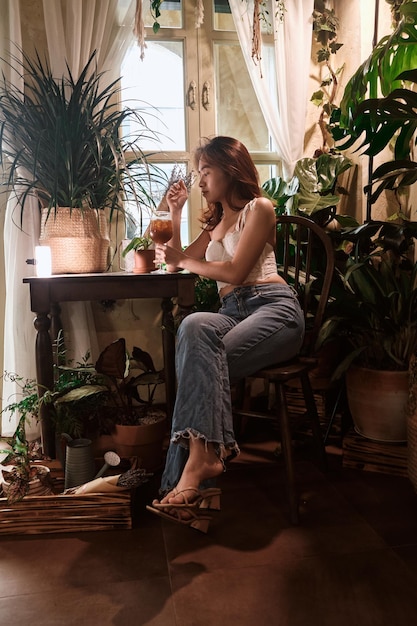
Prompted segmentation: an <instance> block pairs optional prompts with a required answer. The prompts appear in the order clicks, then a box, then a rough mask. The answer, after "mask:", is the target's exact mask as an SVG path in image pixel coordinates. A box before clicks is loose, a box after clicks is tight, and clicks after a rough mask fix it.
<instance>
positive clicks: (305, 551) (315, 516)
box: [0, 437, 417, 626]
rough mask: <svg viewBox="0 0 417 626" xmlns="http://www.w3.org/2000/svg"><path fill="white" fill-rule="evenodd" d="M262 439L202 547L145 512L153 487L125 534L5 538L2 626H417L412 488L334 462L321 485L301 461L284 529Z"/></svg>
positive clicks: (337, 457)
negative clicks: (296, 500)
mask: <svg viewBox="0 0 417 626" xmlns="http://www.w3.org/2000/svg"><path fill="white" fill-rule="evenodd" d="M260 439H262V437H260ZM269 439H270V438H269V437H265V441H261V442H259V443H257V444H253V445H249V444H246V445H244V446H243V453H242V455H241V457H239V459H237V460H235V461H234V462H233V463H232V464H231V467H230V469H229V471H228V472H227V473H226V474H224V476H223V477H222V479H221V485H220V486H221V487H222V489H223V496H222V511H221V512H219V513H216V514H215V519H214V521H213V523H212V526H211V527H210V530H209V533H208V535H202V534H200V533H198V532H196V531H193V530H190V529H187V528H184V527H181V526H178V525H175V524H172V523H169V522H162V521H160V520H159V519H158V518H156V517H154V516H152V515H151V514H149V513H147V512H146V510H145V509H144V504H145V503H146V502H147V501H149V500H150V499H152V497H153V495H154V492H155V489H156V487H157V480H158V477H155V479H154V480H152V482H150V483H148V484H147V485H145V486H143V487H142V488H141V489H140V490H138V492H137V496H136V501H135V512H136V523H135V526H136V527H135V528H134V530H131V531H129V530H127V531H117V532H116V531H115V532H113V531H107V532H94V533H93V532H92V533H83V534H80V533H78V534H66V535H43V536H27V537H7V538H5V537H3V538H1V539H0V624H2V625H3V624H4V625H5V626H6V625H7V626H27V625H28V624H32V625H33V626H61V625H62V626H69V625H74V626H75V625H77V626H96V625H97V626H107V625H116V626H142V625H147V626H218V625H219V624H235V625H236V626H348V625H349V626H352V625H353V626H411V625H412V624H415V623H417V591H416V590H417V495H416V494H415V493H414V491H413V488H412V486H411V484H410V483H409V482H408V480H407V479H406V478H398V477H393V476H388V475H383V474H375V473H369V472H361V471H356V470H347V469H343V468H342V457H341V454H340V450H339V449H337V448H330V449H329V458H330V469H329V471H328V472H327V473H326V475H324V474H323V473H322V472H321V471H319V470H318V469H317V468H316V466H315V465H314V464H313V463H312V462H310V461H308V460H305V458H304V457H305V454H304V452H306V451H304V450H302V451H300V453H299V454H298V457H299V460H298V462H297V477H298V481H299V486H300V492H301V502H302V505H301V524H300V525H299V526H298V527H293V526H291V525H290V524H289V522H288V519H287V517H286V502H285V497H284V489H283V482H282V471H279V468H280V462H279V461H278V462H277V460H276V459H275V460H274V459H273V457H272V455H271V452H272V451H273V450H274V446H275V444H274V443H273V442H271V441H270V440H269ZM301 452H302V454H301Z"/></svg>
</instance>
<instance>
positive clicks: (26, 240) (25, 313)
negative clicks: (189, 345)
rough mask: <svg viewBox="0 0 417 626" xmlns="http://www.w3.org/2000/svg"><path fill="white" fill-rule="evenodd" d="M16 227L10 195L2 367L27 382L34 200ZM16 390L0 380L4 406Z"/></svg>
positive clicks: (5, 46)
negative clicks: (27, 281) (28, 279)
mask: <svg viewBox="0 0 417 626" xmlns="http://www.w3.org/2000/svg"><path fill="white" fill-rule="evenodd" d="M1 12H2V20H1V29H2V33H1V34H2V37H1V41H2V51H1V56H2V58H3V59H5V60H6V61H7V59H8V58H9V55H10V54H12V55H14V56H19V48H21V45H22V35H21V26H20V11H19V2H15V0H2V3H1ZM2 71H4V73H5V76H6V77H7V79H8V80H10V81H11V82H12V83H13V84H15V85H16V86H18V87H19V88H21V87H22V86H23V85H22V78H21V76H20V75H19V74H18V73H17V72H13V71H12V70H11V68H10V66H9V65H8V64H7V62H6V63H2ZM16 224H20V217H19V206H18V203H17V200H16V197H15V196H14V194H11V195H10V197H9V199H8V201H7V205H6V212H5V218H4V230H3V239H4V265H5V276H4V279H5V291H6V301H5V321H4V357H3V367H4V370H5V371H6V372H9V373H12V374H13V373H17V374H19V375H20V376H22V378H23V379H27V378H34V376H35V353H34V348H35V328H34V326H33V317H34V316H33V313H31V311H30V300H29V290H28V287H27V285H23V283H22V280H23V278H24V277H25V276H28V275H30V273H31V271H32V270H31V267H32V268H33V266H30V265H27V264H26V259H27V258H33V257H34V247H35V245H36V244H37V243H38V237H39V211H38V208H37V203H36V202H35V201H32V200H29V201H28V204H27V206H26V208H25V213H24V219H23V225H22V230H21V229H20V228H18V226H17V225H16ZM18 391H19V388H18V386H17V385H16V383H14V382H12V381H11V380H8V379H7V377H6V379H5V380H4V381H3V394H2V401H3V407H4V406H7V404H9V403H10V402H11V401H13V400H14V399H16V393H17V392H18ZM15 425H16V424H15V420H11V417H10V415H8V414H7V413H4V414H2V434H3V435H10V434H12V433H13V432H14V430H15ZM36 432H37V427H36V424H34V425H33V426H32V427H30V426H28V428H27V434H28V436H31V435H33V434H35V433H36Z"/></svg>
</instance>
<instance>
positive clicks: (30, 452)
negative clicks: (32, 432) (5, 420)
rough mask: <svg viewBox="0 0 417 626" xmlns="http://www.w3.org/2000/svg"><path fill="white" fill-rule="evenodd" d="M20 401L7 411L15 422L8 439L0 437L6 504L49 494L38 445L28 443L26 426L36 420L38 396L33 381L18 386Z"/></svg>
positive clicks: (1, 473) (0, 470) (46, 472)
mask: <svg viewBox="0 0 417 626" xmlns="http://www.w3.org/2000/svg"><path fill="white" fill-rule="evenodd" d="M18 380H19V382H20V383H22V393H23V395H22V398H21V399H19V400H17V401H16V402H13V403H11V404H10V405H9V406H8V407H7V409H4V410H7V411H10V412H11V414H14V413H17V414H18V415H19V416H20V417H19V421H18V423H17V426H16V430H15V432H14V433H13V435H12V436H11V437H1V438H0V440H1V442H2V446H1V450H0V452H1V456H0V479H1V480H0V483H1V484H0V486H1V488H2V491H3V494H4V495H5V496H6V498H7V501H8V502H9V503H10V504H13V503H14V502H18V501H20V500H22V498H24V497H25V496H26V495H48V494H51V493H52V490H51V483H50V479H49V468H48V467H47V466H45V465H43V464H42V460H43V459H44V456H43V454H42V451H41V449H40V444H39V442H38V441H36V440H35V441H33V442H28V440H27V438H26V422H27V420H28V419H30V418H33V417H34V418H37V415H38V408H39V402H38V396H37V392H36V383H35V381H26V382H24V383H23V382H22V380H21V379H18Z"/></svg>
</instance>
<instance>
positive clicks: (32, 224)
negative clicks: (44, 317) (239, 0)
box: [1, 0, 135, 437]
mask: <svg viewBox="0 0 417 626" xmlns="http://www.w3.org/2000/svg"><path fill="white" fill-rule="evenodd" d="M1 6H2V9H3V8H4V11H3V10H2V25H3V26H2V28H3V31H5V32H4V35H5V36H4V37H3V38H2V40H3V41H4V42H5V46H6V49H5V55H7V52H8V50H9V48H10V49H11V51H12V53H13V54H14V55H16V54H17V48H16V44H18V45H19V46H21V43H22V38H21V26H20V15H19V2H16V0H1ZM43 10H44V20H45V29H46V34H47V43H48V53H49V59H50V63H51V67H52V70H53V73H54V74H55V75H56V76H57V77H60V76H62V75H63V74H64V73H65V72H66V66H65V61H66V60H67V61H68V65H69V67H70V70H71V72H72V74H73V76H74V78H77V77H78V75H79V72H80V70H81V69H82V67H83V66H84V65H85V63H86V62H87V60H88V58H89V56H90V54H91V52H92V51H93V50H97V51H98V54H97V61H98V69H99V71H106V75H105V77H104V79H103V80H105V79H107V80H108V81H109V82H110V81H112V80H114V79H115V78H117V76H118V74H119V68H120V64H121V59H122V58H123V56H124V54H125V51H126V49H127V46H128V45H130V43H131V42H132V40H133V33H132V27H133V21H134V14H135V0H43ZM6 24H7V26H6ZM5 55H3V54H1V56H5ZM11 78H12V79H13V80H14V79H15V78H16V80H17V79H18V77H11ZM18 209H19V207H18V206H17V201H16V198H15V197H12V196H11V197H10V198H9V200H8V203H7V208H6V215H5V226H4V246H5V282H6V305H5V332H4V337H5V339H4V369H5V370H6V371H8V372H15V373H18V374H19V375H20V376H23V378H35V375H36V369H35V358H34V346H35V329H34V326H33V317H34V316H33V314H32V313H31V311H30V303H29V290H28V287H27V285H24V284H23V283H22V279H23V278H24V277H25V276H28V275H29V274H30V272H31V270H30V266H28V265H27V264H26V259H27V258H33V257H34V246H35V245H37V243H38V237H39V212H38V210H37V206H36V203H34V205H33V207H30V208H29V206H26V207H25V216H24V223H23V230H20V229H19V228H18V227H17V226H16V225H15V224H14V222H13V215H15V218H14V219H15V221H16V220H18ZM62 318H63V323H64V327H65V330H66V333H67V336H69V342H68V343H69V346H68V347H69V348H70V350H71V351H70V354H71V356H73V358H75V359H77V360H79V359H81V358H82V357H83V356H84V355H85V353H86V351H87V350H91V351H92V355H93V358H95V357H96V356H97V352H98V347H97V337H96V332H95V326H94V320H93V317H92V314H91V307H90V306H89V305H88V304H84V303H74V304H71V305H66V306H63V312H62ZM18 391H19V390H18V388H17V386H16V384H14V383H12V382H10V381H9V382H8V381H5V382H4V384H3V407H4V406H6V405H7V404H8V403H9V402H10V401H11V399H13V398H15V397H16V393H17V392H18ZM14 429H15V420H14V421H13V420H11V419H10V416H9V415H7V414H6V413H4V414H3V416H2V434H3V435H9V434H11V433H13V432H14ZM37 432H38V429H37V427H36V425H35V424H34V425H33V426H32V428H28V429H27V434H28V436H29V437H30V436H32V435H33V436H35V435H36V434H37Z"/></svg>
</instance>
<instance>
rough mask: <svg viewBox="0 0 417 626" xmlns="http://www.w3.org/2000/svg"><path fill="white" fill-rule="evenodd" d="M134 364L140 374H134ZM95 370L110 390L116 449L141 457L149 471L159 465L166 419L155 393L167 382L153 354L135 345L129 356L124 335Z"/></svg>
mask: <svg viewBox="0 0 417 626" xmlns="http://www.w3.org/2000/svg"><path fill="white" fill-rule="evenodd" d="M134 367H136V368H138V369H140V370H141V373H140V374H138V375H131V370H132V369H133V368H134ZM95 369H96V372H97V373H98V374H99V375H101V376H102V384H103V386H104V387H105V388H106V389H107V394H106V398H107V403H106V406H105V407H104V408H105V414H106V416H107V418H108V424H109V429H110V432H111V434H112V437H113V441H114V443H115V448H116V452H117V453H118V454H119V456H121V457H131V456H136V457H138V458H139V459H140V461H141V467H143V468H145V469H147V470H154V469H156V468H158V467H159V466H160V464H161V462H162V451H163V447H162V443H163V440H164V438H165V435H166V430H167V418H166V412H165V411H164V410H163V409H161V408H158V407H156V406H154V396H155V392H156V389H157V387H158V385H160V384H162V383H164V382H165V378H164V372H163V370H160V371H157V370H156V369H155V366H154V363H153V360H152V358H151V356H150V355H149V354H148V353H147V352H144V351H143V350H141V349H140V348H137V347H134V348H133V351H132V355H131V356H129V355H128V354H127V352H126V342H125V339H123V338H121V339H118V340H117V341H114V342H113V343H111V344H110V345H109V346H107V347H106V348H105V349H104V350H103V351H102V353H101V354H100V356H99V358H98V360H97V362H96V364H95ZM140 387H142V388H145V389H146V395H145V397H142V395H141V394H140V393H139V388H140Z"/></svg>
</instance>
